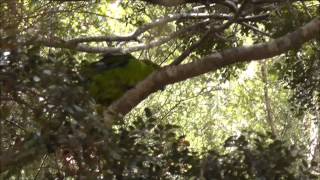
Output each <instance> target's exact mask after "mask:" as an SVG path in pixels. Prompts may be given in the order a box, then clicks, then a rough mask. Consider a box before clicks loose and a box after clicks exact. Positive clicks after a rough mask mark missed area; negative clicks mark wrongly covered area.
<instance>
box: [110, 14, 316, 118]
mask: <svg viewBox="0 0 320 180" xmlns="http://www.w3.org/2000/svg"><path fill="white" fill-rule="evenodd" d="M319 33H320V18H319V17H317V18H315V19H314V20H312V21H311V22H309V23H308V24H306V25H305V26H303V27H301V28H299V29H297V30H296V31H294V32H292V33H289V34H287V35H285V36H283V37H280V38H277V39H275V40H272V41H270V42H267V43H261V44H256V45H253V46H249V47H239V48H231V49H227V50H225V51H222V52H220V53H214V54H211V55H209V56H206V57H204V58H202V59H201V60H198V61H194V62H191V63H188V64H182V65H178V66H169V67H164V68H162V69H160V70H159V71H157V72H154V73H152V74H151V75H150V76H149V77H147V78H146V79H145V80H144V81H142V82H140V83H139V84H138V85H137V86H136V87H135V88H134V89H132V90H130V91H128V92H127V93H126V94H125V95H124V96H123V97H121V98H120V99H119V100H117V101H116V102H114V103H113V104H112V105H111V106H110V107H109V110H110V111H111V112H114V113H118V114H121V115H125V114H127V113H128V112H129V111H130V110H131V109H132V108H134V107H135V106H136V105H137V104H138V103H140V102H141V101H142V100H144V99H145V98H146V97H148V96H149V95H150V94H151V93H153V92H155V91H157V90H159V89H161V88H162V87H164V86H165V85H168V84H173V83H176V82H180V81H183V80H186V79H188V78H192V77H195V76H198V75H201V74H204V73H207V72H212V71H213V70H217V69H219V68H221V67H225V66H227V65H230V64H234V63H239V62H246V61H253V60H262V59H265V58H270V57H274V56H276V55H280V54H282V53H284V52H286V51H288V50H291V49H295V48H299V47H301V45H302V44H303V43H305V42H307V41H309V40H311V39H313V38H315V37H317V36H319Z"/></svg>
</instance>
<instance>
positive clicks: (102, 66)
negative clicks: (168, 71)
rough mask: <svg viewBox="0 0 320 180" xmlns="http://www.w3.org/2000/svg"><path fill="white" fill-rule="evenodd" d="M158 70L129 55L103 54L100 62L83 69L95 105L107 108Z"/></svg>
mask: <svg viewBox="0 0 320 180" xmlns="http://www.w3.org/2000/svg"><path fill="white" fill-rule="evenodd" d="M159 68H160V66H159V65H157V64H155V63H153V62H151V61H148V60H138V59H136V58H135V57H134V56H132V55H131V54H118V55H115V54H105V55H104V56H103V58H102V59H101V60H100V61H98V62H94V63H91V64H89V65H87V66H86V67H85V68H84V69H85V70H84V76H85V77H86V79H87V80H88V81H87V83H86V84H87V87H88V91H89V93H90V95H91V96H92V97H93V98H94V99H95V100H96V102H97V103H99V104H101V105H104V106H108V105H110V104H111V103H112V102H113V101H115V100H117V99H118V98H120V97H121V96H122V95H123V94H124V93H125V92H126V91H128V90H129V89H131V88H133V87H134V86H135V85H136V84H137V83H138V82H140V81H142V80H143V79H145V78H146V77H147V76H148V75H149V74H151V73H152V72H153V71H155V70H157V69H159Z"/></svg>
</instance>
